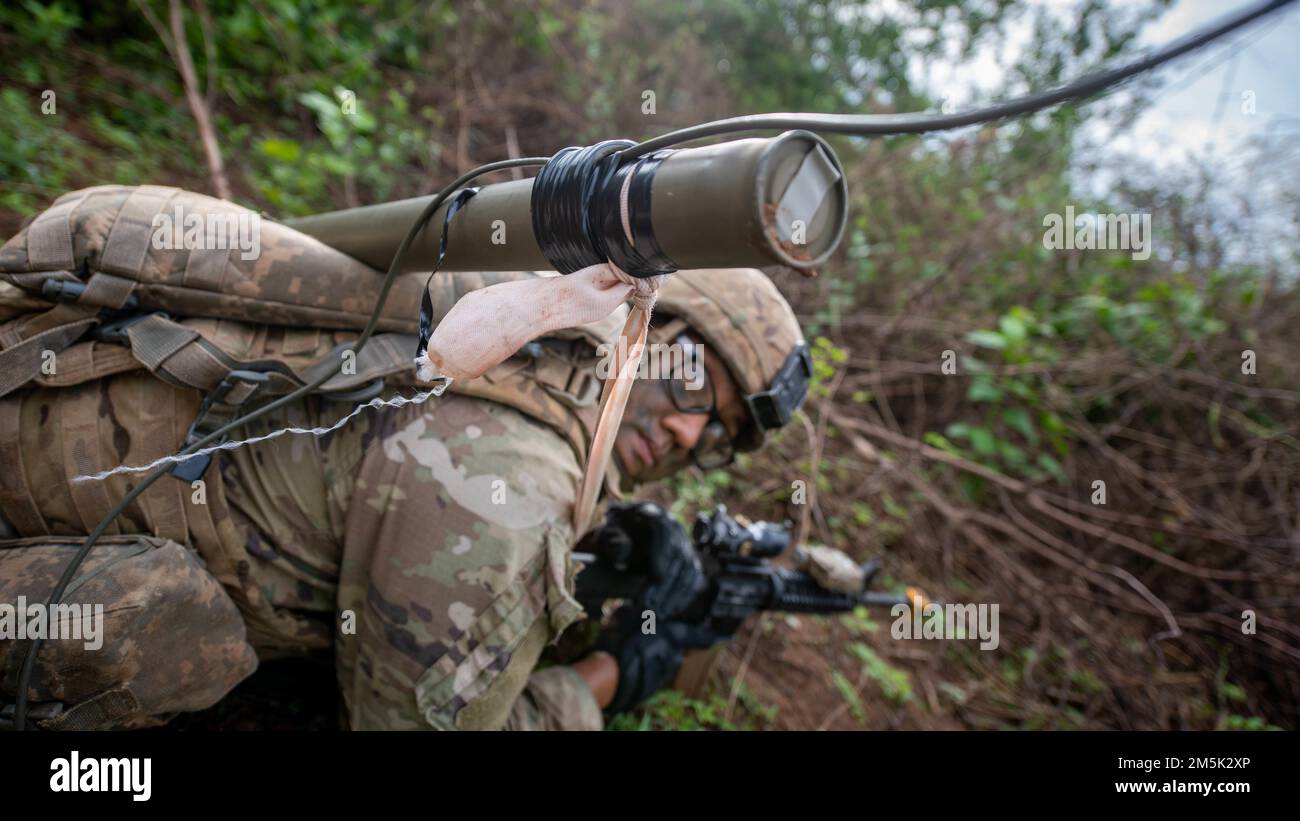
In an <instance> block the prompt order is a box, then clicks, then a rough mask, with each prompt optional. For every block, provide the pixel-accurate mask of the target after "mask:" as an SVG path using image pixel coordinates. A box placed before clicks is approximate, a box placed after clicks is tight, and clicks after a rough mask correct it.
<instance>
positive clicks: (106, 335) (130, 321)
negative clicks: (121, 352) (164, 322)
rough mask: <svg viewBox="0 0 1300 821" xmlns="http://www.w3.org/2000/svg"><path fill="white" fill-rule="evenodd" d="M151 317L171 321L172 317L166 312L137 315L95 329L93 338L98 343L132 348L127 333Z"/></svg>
mask: <svg viewBox="0 0 1300 821" xmlns="http://www.w3.org/2000/svg"><path fill="white" fill-rule="evenodd" d="M151 316H160V317H162V318H163V319H171V315H170V314H168V313H167V312H165V311H154V312H152V313H147V314H136V315H134V316H128V317H124V318H122V319H117V320H114V321H112V322H106V323H104V324H102V325H100V326H99V327H97V328H95V330H94V332H93V333H92V334H91V336H92V337H93V338H94V339H95V340H96V341H98V342H112V343H115V344H118V345H126V346H128V347H130V345H131V339H130V337H129V336H127V331H128V330H129V329H130V328H131V326H132V325H134V324H136V323H137V322H140V321H142V320H145V319H148V318H149V317H151Z"/></svg>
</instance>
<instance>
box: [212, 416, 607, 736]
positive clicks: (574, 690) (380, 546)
mask: <svg viewBox="0 0 1300 821" xmlns="http://www.w3.org/2000/svg"><path fill="white" fill-rule="evenodd" d="M342 408H343V406H341V405H337V404H330V403H324V402H320V401H319V400H313V401H312V402H309V403H307V404H305V405H299V406H294V407H292V408H291V409H289V410H288V411H287V412H286V413H284V414H283V415H276V416H275V417H272V418H268V419H264V420H259V421H258V422H256V423H254V425H250V426H249V429H248V431H247V432H248V433H249V434H251V435H256V434H257V433H261V432H265V431H266V430H271V429H274V428H277V427H281V426H283V425H286V424H292V425H302V426H309V425H318V424H321V423H328V422H330V421H333V418H334V417H337V416H339V415H341V413H342ZM222 474H223V483H224V485H225V493H226V499H227V501H228V502H229V504H230V506H231V512H232V515H233V516H234V518H235V520H236V522H237V523H238V524H239V526H240V529H241V531H242V532H243V534H244V536H245V539H246V540H247V541H246V547H247V552H248V554H249V556H250V557H251V568H250V574H251V576H252V577H253V578H254V579H255V580H256V582H257V584H258V585H259V587H261V589H262V591H263V592H264V594H265V596H266V597H267V599H268V600H269V601H270V602H271V603H272V604H274V605H275V606H276V607H281V608H286V609H289V610H292V611H294V612H297V613H303V614H310V615H309V617H308V621H310V620H311V619H310V616H316V617H319V622H317V624H318V626H319V630H320V636H319V637H318V638H317V639H316V640H315V641H314V642H313V643H315V644H321V645H324V644H328V641H329V640H330V638H331V637H332V638H333V639H334V641H335V652H336V663H337V669H338V678H339V686H340V688H341V690H342V693H343V697H344V701H345V704H346V706H347V710H348V714H349V719H350V722H351V726H352V727H354V728H383V729H416V728H427V727H429V726H432V727H436V728H442V729H451V728H461V729H464V728H498V727H506V728H514V729H540V728H552V729H599V727H600V726H601V715H600V708H599V706H598V705H597V704H596V701H595V698H594V696H593V695H592V694H591V691H590V690H589V689H588V688H587V686H586V684H585V683H584V682H583V681H582V680H581V679H580V678H579V677H578V675H577V674H576V673H575V672H574V671H573V670H572V669H570V668H567V667H554V668H550V669H547V670H543V671H540V672H536V673H533V672H532V671H533V668H534V667H535V666H536V664H537V660H538V657H539V656H540V654H541V651H542V649H543V647H544V645H545V644H547V643H549V642H551V641H553V640H555V639H556V638H558V637H559V634H560V633H561V632H562V631H563V630H564V628H565V627H567V626H568V625H569V624H570V623H572V622H573V621H575V620H576V619H578V618H579V617H580V615H581V608H580V607H579V606H578V604H577V602H575V601H574V599H573V598H572V596H571V595H570V592H569V591H570V589H571V573H570V566H569V559H568V552H569V548H570V545H572V544H573V541H574V534H573V532H572V528H571V526H570V524H569V517H570V516H571V509H572V504H573V499H574V497H575V495H576V493H577V487H578V483H579V481H580V480H581V475H582V472H581V466H580V465H579V464H578V461H577V459H576V458H575V456H574V453H573V451H572V449H571V448H570V447H569V446H568V445H567V444H566V443H565V442H564V441H563V439H561V438H560V437H559V436H557V435H556V434H555V433H554V432H553V431H551V430H550V429H548V428H546V427H544V426H542V425H541V424H539V423H537V422H535V421H533V420H531V419H529V418H527V417H525V416H524V415H522V414H521V413H519V412H518V411H515V410H513V409H511V408H508V407H505V406H504V405H500V404H497V403H494V402H485V401H482V400H478V399H473V398H469V397H464V396H455V395H447V396H444V397H441V398H434V399H431V400H429V402H428V403H427V404H424V405H407V406H404V407H402V408H383V409H381V410H378V411H376V410H367V411H365V412H364V413H363V414H362V415H361V416H360V417H358V418H357V419H356V420H354V421H353V422H352V423H350V424H348V425H347V426H345V427H343V428H342V429H340V430H338V431H336V432H334V433H332V434H328V435H327V436H325V437H321V438H314V437H308V436H293V437H282V438H279V439H275V440H272V441H269V442H265V443H262V444H259V445H256V446H253V447H249V448H242V449H239V450H235V451H232V452H230V453H228V454H224V455H223V460H222ZM348 611H350V614H349V613H348ZM340 614H341V615H340ZM349 622H351V624H349ZM352 625H354V626H355V631H354V632H352V631H351V630H350V629H349V628H350V627H351V626H352ZM530 674H531V675H530Z"/></svg>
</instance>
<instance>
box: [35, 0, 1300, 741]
mask: <svg viewBox="0 0 1300 821" xmlns="http://www.w3.org/2000/svg"><path fill="white" fill-rule="evenodd" d="M1294 1H1295V0H1269V1H1268V2H1263V3H1259V4H1257V5H1256V6H1254V7H1252V8H1250V9H1247V10H1243V11H1240V12H1238V13H1236V14H1234V15H1232V16H1230V17H1228V18H1226V19H1224V20H1223V21H1222V22H1220V23H1217V24H1215V25H1213V26H1210V27H1207V28H1206V29H1204V30H1202V31H1199V32H1193V33H1192V34H1190V35H1188V36H1187V37H1184V38H1181V39H1179V40H1175V41H1174V42H1173V43H1170V44H1169V45H1167V46H1165V47H1164V48H1161V49H1158V50H1156V51H1154V52H1152V53H1151V54H1149V55H1147V56H1146V57H1144V58H1142V59H1139V60H1137V61H1135V62H1133V63H1130V64H1128V65H1126V66H1120V67H1119V68H1115V69H1111V70H1109V71H1103V72H1099V73H1097V74H1093V75H1089V76H1088V77H1084V78H1081V79H1079V80H1076V81H1075V82H1073V83H1069V84H1067V85H1064V86H1061V87H1059V88H1056V89H1050V90H1047V91H1043V92H1039V93H1037V94H1031V95H1029V96H1027V97H1022V98H1020V99H1017V100H1010V101H1007V102H1004V103H998V104H995V105H992V106H987V107H985V108H979V109H975V110H973V111H968V112H964V113H959V114H921V115H916V114H756V115H751V116H745V117H731V118H729V119H725V120H717V121H714V122H710V123H704V124H702V125H697V126H692V127H690V128H684V129H680V130H678V131H672V132H669V133H668V134H664V135H662V136H659V137H655V138H653V139H650V140H646V141H645V142H642V143H639V144H636V145H633V146H631V147H629V148H625V149H623V150H621V151H619V155H618V156H619V158H620V162H619V165H620V166H622V165H625V164H626V163H627V161H628V160H632V159H635V158H637V157H641V156H643V155H646V154H649V153H651V152H654V151H658V150H660V149H663V148H668V147H670V146H673V145H678V144H680V143H683V142H688V141H691V140H698V139H701V138H704V137H712V136H717V135H719V134H732V133H736V132H740V131H757V130H771V129H788V128H803V129H808V130H811V131H822V132H831V133H839V134H853V135H857V136H872V135H876V136H882V135H889V134H921V133H925V132H929V131H944V130H947V129H952V128H962V127H964V126H968V125H975V124H977V123H982V122H990V121H993V120H1001V119H1006V118H1008V117H1016V116H1020V115H1023V114H1029V113H1032V112H1035V111H1040V110H1042V109H1044V108H1048V107H1050V106H1053V105H1056V104H1058V103H1063V102H1066V101H1067V100H1072V99H1082V98H1085V97H1090V96H1092V95H1094V94H1096V93H1097V92H1099V91H1101V90H1103V89H1105V88H1108V87H1110V86H1113V85H1115V84H1117V83H1120V82H1123V81H1124V80H1127V79H1129V78H1130V77H1133V76H1135V75H1137V74H1140V73H1142V72H1145V71H1150V70H1151V69H1153V68H1155V67H1156V66H1159V65H1161V64H1162V63H1166V62H1168V61H1170V60H1172V59H1174V58H1176V57H1179V56H1181V55H1183V54H1186V53H1187V52H1189V51H1194V50H1195V49H1198V48H1201V47H1203V46H1205V45H1207V44H1209V43H1210V42H1213V41H1214V40H1216V39H1218V38H1220V37H1222V36H1224V35H1225V34H1228V33H1229V32H1232V31H1234V30H1236V29H1238V28H1240V27H1241V26H1244V25H1246V24H1247V23H1249V22H1251V21H1252V20H1255V19H1257V18H1259V17H1262V16H1263V15H1265V14H1268V13H1270V12H1273V11H1276V10H1277V9H1280V8H1282V7H1283V6H1286V5H1288V4H1289V3H1292V2H1294ZM599 145H604V144H599ZM593 148H595V147H594V146H593ZM588 150H590V149H588ZM549 160H550V158H549V157H528V158H524V159H517V160H503V161H501V162H495V163H488V164H486V165H481V166H479V167H478V168H475V169H474V170H472V171H470V172H468V173H466V174H464V175H462V176H461V177H460V178H458V179H457V180H456V181H455V182H453V183H452V184H451V185H449V186H447V187H446V188H444V189H442V191H440V192H438V194H437V195H436V196H435V197H434V198H433V199H432V200H430V202H429V204H428V205H427V206H426V207H425V209H424V211H422V212H421V213H420V216H419V218H418V219H416V221H415V222H414V223H413V224H412V225H411V229H410V230H409V231H408V232H407V234H406V236H405V237H404V238H403V239H402V243H401V245H399V246H398V248H397V253H396V254H395V255H394V256H393V262H392V264H391V265H389V267H388V273H387V274H386V275H385V277H384V282H383V284H382V285H381V286H380V290H379V299H378V301H377V302H376V303H375V308H374V310H373V311H372V312H371V315H370V320H369V322H367V323H366V327H365V330H363V331H362V333H361V336H360V337H358V338H357V342H356V345H355V346H354V347H353V348H352V350H353V351H354V352H359V351H360V350H361V348H362V347H363V346H364V345H365V344H366V342H367V341H368V340H369V339H370V337H371V335H372V334H373V333H374V330H375V327H376V325H377V324H378V322H379V316H380V312H381V311H382V310H383V307H384V304H385V302H386V301H387V300H388V294H389V291H390V290H391V289H392V286H393V282H394V281H395V280H396V277H397V272H398V270H399V268H400V264H401V262H402V261H403V260H404V259H405V256H406V252H407V249H408V248H409V247H410V245H411V242H412V241H413V240H414V239H415V237H416V236H417V235H418V234H419V232H420V231H421V230H423V229H424V227H425V225H426V224H428V221H429V220H430V219H431V218H432V217H433V214H434V213H435V212H436V211H437V210H438V208H439V206H441V205H442V203H443V201H444V200H446V199H447V198H448V197H449V196H451V194H452V193H454V192H455V191H456V190H457V189H459V188H460V187H461V186H464V185H466V184H468V183H469V182H470V181H472V180H474V179H475V178H477V177H479V176H482V175H483V174H487V173H490V172H492V171H500V170H503V169H507V168H518V167H522V166H530V165H541V166H545V165H546V164H547V163H548V162H549ZM563 207H566V208H570V209H572V208H578V209H579V213H578V214H574V213H570V215H569V218H570V219H571V220H572V221H571V222H565V221H562V220H560V219H558V218H556V219H554V220H547V223H546V224H547V225H548V226H554V227H555V228H557V229H558V230H560V231H562V232H565V237H566V238H567V242H568V243H572V244H575V246H576V243H577V241H578V236H579V233H580V232H581V231H583V230H585V224H586V223H587V222H588V219H587V218H586V214H587V212H586V206H585V205H583V204H575V203H569V204H567V205H566V206H563ZM579 216H582V218H581V219H579ZM534 218H536V215H534ZM543 241H545V240H544V239H542V238H541V237H539V238H538V242H539V243H540V242H543ZM591 247H593V246H590V245H589V246H588V249H589V248H591ZM595 247H599V246H595ZM588 249H582V248H577V247H573V248H569V249H567V250H566V251H565V254H566V256H565V259H567V260H568V262H566V265H568V264H571V263H572V259H579V258H585V255H589V253H590V251H589V250H588ZM569 253H572V254H574V255H575V256H574V257H573V258H572V259H570V258H569V257H568V256H567V255H568V254H569ZM547 258H548V259H550V257H549V256H548V257H547ZM603 261H604V260H603V259H597V260H596V261H595V262H603ZM589 264H595V263H589ZM572 270H578V269H577V268H573V269H572ZM332 375H333V374H330V373H325V374H322V375H321V376H319V377H318V378H317V379H315V380H313V381H312V382H311V383H309V384H307V385H304V386H302V387H301V388H298V389H297V390H295V391H293V392H292V393H288V394H286V395H284V396H282V397H280V398H279V399H276V400H275V401H273V402H270V403H268V404H266V405H263V406H262V407H260V408H258V409H256V410H254V411H251V412H249V413H248V414H245V415H244V416H241V417H239V418H238V419H234V420H232V421H231V422H229V423H228V424H226V425H224V426H222V427H220V428H218V429H216V430H214V431H213V432H212V433H209V434H208V435H207V436H205V437H203V438H202V439H199V440H198V441H196V442H195V443H194V444H192V445H189V446H188V447H185V448H183V449H182V450H181V451H179V452H178V453H177V455H178V456H185V455H187V454H190V453H193V452H194V451H196V450H198V449H200V448H202V447H204V446H206V445H208V444H209V443H211V442H213V441H216V440H217V439H219V438H220V437H222V436H224V435H226V434H227V433H229V432H230V431H232V430H235V429H236V428H239V427H241V426H243V425H245V424H247V423H249V422H251V421H253V420H254V419H258V418H260V417H261V416H263V415H265V414H267V413H270V412H271V411H272V410H275V409H276V408H280V407H283V406H284V405H286V404H288V403H290V402H293V401H295V400H297V399H299V398H301V397H302V396H304V395H306V394H308V393H310V392H311V391H313V390H315V389H316V388H319V387H320V386H321V385H322V384H324V383H325V382H326V380H327V379H328V378H329V377H330V376H332ZM169 470H170V467H169V466H166V465H164V466H161V467H159V468H156V469H155V470H154V471H153V472H152V473H150V474H149V475H148V476H147V477H145V479H144V481H143V482H141V483H140V484H139V485H137V486H136V487H134V488H132V489H131V491H130V492H129V493H127V495H126V496H125V497H124V498H123V499H122V501H121V502H119V503H118V504H117V505H115V506H114V507H113V509H112V510H110V511H109V512H108V514H107V515H105V517H104V519H103V520H102V521H100V523H99V524H98V525H96V526H95V529H94V530H93V531H91V533H90V535H89V536H88V537H87V538H86V543H85V544H83V545H82V546H81V549H80V550H78V551H77V554H76V555H75V556H74V557H73V559H72V561H71V562H70V563H69V564H68V567H67V569H65V570H64V572H63V576H62V577H61V578H60V579H59V583H58V584H57V585H56V586H55V588H54V591H53V592H52V593H51V594H50V598H49V600H48V601H47V602H46V605H45V606H46V609H47V612H48V611H49V610H51V609H53V607H54V606H55V605H56V604H58V603H59V602H60V601H61V600H62V598H63V594H64V592H65V591H66V589H67V587H68V584H69V583H70V582H71V581H72V577H73V576H74V575H75V573H76V571H77V569H78V568H79V567H80V566H81V563H82V562H83V561H84V560H85V558H86V556H87V555H88V554H89V553H90V549H91V548H92V547H93V546H94V544H95V542H96V540H98V539H99V537H100V536H102V535H103V534H104V531H105V530H107V529H108V527H109V526H110V525H111V524H112V522H113V520H114V519H116V518H117V517H118V516H119V515H121V514H122V513H123V512H124V511H125V510H126V508H127V507H128V506H129V505H130V504H131V502H133V501H134V500H135V499H136V498H137V497H138V496H140V494H142V493H144V491H145V490H146V489H148V488H149V486H150V485H152V484H153V483H154V482H155V481H157V479H158V478H159V477H160V476H162V475H163V474H165V473H167V472H168V471H169ZM41 643H42V639H40V638H36V639H32V643H31V646H30V647H28V650H27V656H26V658H25V659H24V660H23V666H22V670H21V672H20V674H19V677H18V692H17V701H16V704H15V707H14V727H15V728H16V729H18V730H24V729H26V719H27V690H28V687H29V686H30V685H31V677H32V673H33V671H34V670H35V667H36V657H37V655H38V654H39V652H40V647H41Z"/></svg>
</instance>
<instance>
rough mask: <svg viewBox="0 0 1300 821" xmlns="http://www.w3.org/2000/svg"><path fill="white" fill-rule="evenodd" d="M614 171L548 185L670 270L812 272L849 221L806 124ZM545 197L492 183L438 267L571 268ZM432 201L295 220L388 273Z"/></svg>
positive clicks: (417, 262) (430, 233)
mask: <svg viewBox="0 0 1300 821" xmlns="http://www.w3.org/2000/svg"><path fill="white" fill-rule="evenodd" d="M628 145H631V144H630V143H629V144H628ZM616 147H617V146H616ZM567 150H568V149H566V151H567ZM611 153H612V149H611ZM558 156H560V155H557V157H558ZM553 162H554V160H553ZM615 162H617V160H615ZM616 167H617V169H618V172H619V173H617V174H615V173H611V174H608V175H606V177H605V178H604V179H603V180H602V181H600V182H599V183H595V184H592V185H591V186H589V187H587V188H580V187H578V186H570V187H569V188H565V189H562V190H557V191H556V192H555V193H554V195H552V194H551V193H550V192H551V190H552V189H550V188H547V189H546V193H545V195H544V196H545V197H552V196H554V197H563V198H568V199H582V198H584V197H585V201H582V202H565V203H560V204H558V206H557V210H559V211H560V212H561V216H562V217H563V216H565V215H566V214H567V213H574V214H578V215H579V216H578V219H577V221H578V222H581V223H583V225H584V227H585V226H586V225H590V226H591V227H592V233H604V234H605V235H611V234H616V235H618V236H619V238H620V239H619V241H620V242H621V241H622V239H621V238H622V237H623V236H624V235H626V237H627V240H628V245H629V246H630V247H632V248H634V249H635V250H636V251H637V252H640V253H641V254H643V255H649V254H648V253H647V250H646V249H647V246H648V247H649V249H651V250H652V251H656V252H658V253H657V254H655V256H656V257H657V258H659V259H660V260H662V261H664V262H666V263H667V264H669V265H670V266H671V268H734V267H744V266H754V267H762V266H770V265H786V266H789V267H791V268H795V269H799V270H804V271H807V270H810V269H813V268H815V267H816V266H818V265H821V264H823V263H824V262H825V261H826V260H827V259H828V258H829V257H830V255H831V253H832V252H833V251H834V250H835V248H836V246H837V245H838V244H839V241H840V238H841V236H842V235H843V233H844V225H845V222H846V220H847V218H848V188H847V186H846V184H845V178H844V169H843V167H842V166H841V165H840V161H839V159H838V158H837V157H836V156H835V152H834V151H833V150H832V149H831V147H830V145H828V144H827V143H826V141H825V140H823V139H822V138H821V137H819V136H817V135H816V134H813V133H811V132H808V131H787V132H785V133H784V134H781V135H780V136H777V137H773V138H765V139H757V138H756V139H744V140H733V141H730V142H724V143H719V144H717V145H709V146H703V147H698V148H683V149H678V150H664V151H660V152H656V153H654V154H651V155H648V156H645V157H641V158H639V159H634V160H630V161H628V162H626V163H622V164H621V166H616ZM536 195H537V192H535V191H534V179H525V180H514V181H510V182H502V183H496V184H492V185H485V186H483V187H482V188H481V189H480V190H479V192H478V193H477V194H476V195H475V196H474V197H473V199H471V200H469V201H468V202H466V203H465V204H464V206H463V207H462V208H461V209H460V211H459V212H458V213H456V214H455V218H454V219H453V220H452V221H451V223H450V225H449V226H448V227H447V253H446V257H445V258H444V260H443V262H442V265H441V266H440V270H447V271H527V270H552V269H557V270H562V267H561V266H560V265H557V264H555V262H554V260H555V259H556V255H555V254H554V253H548V250H546V249H544V247H543V246H544V245H545V244H546V243H547V241H548V238H547V237H543V240H542V242H541V243H539V242H538V238H537V236H536V235H535V229H534V226H535V225H536V224H537V220H538V212H539V211H541V210H543V209H547V210H549V209H550V208H551V206H552V203H550V202H549V201H546V202H536V201H535V200H537V196H536ZM431 199H432V198H431V197H416V198H414V199H407V200H400V201H397V202H390V203H383V204H380V205H370V206H364V207H361V208H349V209H346V210H343V211H333V212H330V213H326V214H318V215H315V216H309V217H302V218H299V219H294V220H288V221H287V222H286V224H287V225H289V226H290V227H292V228H294V229H296V230H298V231H301V232H303V233H304V234H308V235H310V236H313V237H315V238H316V239H319V240H320V241H322V242H324V243H325V244H326V245H330V246H332V247H334V248H336V249H338V250H340V251H342V252H344V253H345V254H348V255H349V256H352V257H354V258H356V259H358V260H360V261H362V262H364V263H366V264H367V265H370V266H372V267H374V268H378V269H381V270H383V269H385V268H387V267H388V265H389V263H390V262H391V261H392V259H393V256H394V254H395V252H396V250H397V248H398V245H399V244H400V243H401V241H402V239H403V237H404V236H405V235H406V233H407V231H408V230H409V229H410V227H411V225H412V224H413V223H414V222H415V220H416V218H417V217H418V216H419V215H420V213H421V212H422V211H423V210H424V208H425V207H426V206H427V205H428V204H429V202H430V200H431ZM447 207H448V205H447V204H444V205H443V206H441V207H439V209H438V210H437V211H436V212H435V213H434V214H433V217H432V218H431V219H430V220H429V222H428V223H427V225H426V226H425V228H424V229H423V230H422V231H421V232H420V234H419V235H418V236H417V237H416V238H415V239H414V241H413V242H412V244H411V247H410V249H409V251H408V253H407V254H406V257H405V261H404V264H403V266H402V270H403V271H424V270H430V269H432V267H433V266H434V263H435V261H436V260H437V258H438V246H439V242H440V240H441V238H442V226H443V223H444V218H445V214H446V210H447ZM565 209H567V211H565ZM572 221H573V220H570V222H572ZM543 224H545V223H543ZM598 247H599V246H598ZM625 270H627V269H626V268H625ZM566 273H567V271H566ZM629 273H634V274H635V273H636V272H634V271H631V270H629ZM642 275H645V274H642Z"/></svg>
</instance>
